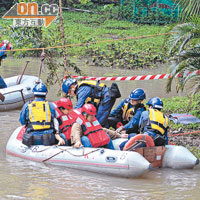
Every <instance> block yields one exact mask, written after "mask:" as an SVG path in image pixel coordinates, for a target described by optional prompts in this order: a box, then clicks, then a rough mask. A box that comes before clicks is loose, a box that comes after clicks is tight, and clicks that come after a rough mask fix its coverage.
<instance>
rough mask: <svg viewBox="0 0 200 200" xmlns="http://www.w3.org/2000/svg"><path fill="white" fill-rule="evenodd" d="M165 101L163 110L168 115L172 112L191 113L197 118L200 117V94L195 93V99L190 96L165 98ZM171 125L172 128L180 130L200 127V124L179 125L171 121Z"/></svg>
mask: <svg viewBox="0 0 200 200" xmlns="http://www.w3.org/2000/svg"><path fill="white" fill-rule="evenodd" d="M163 103H164V109H163V112H164V113H166V114H168V115H169V114H171V113H191V114H192V115H194V116H196V117H197V118H200V109H199V108H200V94H196V95H194V97H193V99H191V98H190V97H189V96H185V97H173V98H170V99H163ZM169 126H170V129H171V130H178V129H179V128H181V129H182V130H187V129H194V130H197V129H200V124H190V125H181V124H178V125H177V124H174V123H173V122H171V121H170V125H169Z"/></svg>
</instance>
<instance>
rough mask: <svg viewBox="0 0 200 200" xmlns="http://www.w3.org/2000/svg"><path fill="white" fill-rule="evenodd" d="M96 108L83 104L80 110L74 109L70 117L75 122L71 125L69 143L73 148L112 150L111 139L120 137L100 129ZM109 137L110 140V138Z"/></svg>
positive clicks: (117, 134)
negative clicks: (103, 148)
mask: <svg viewBox="0 0 200 200" xmlns="http://www.w3.org/2000/svg"><path fill="white" fill-rule="evenodd" d="M96 113H97V112H96V108H95V106H94V105H92V104H85V105H84V106H83V107H82V108H81V109H75V110H73V112H71V115H72V116H73V118H74V119H76V122H75V123H74V124H73V125H72V131H71V143H72V144H73V145H74V147H75V148H79V147H81V146H82V145H83V146H84V147H105V148H109V149H114V146H113V143H112V140H111V138H112V139H114V138H117V137H127V135H126V134H125V135H123V136H121V135H120V134H119V133H116V132H115V131H112V130H108V129H105V128H102V126H101V125H100V123H99V122H98V121H97V119H96V117H95V116H96ZM110 137H111V138H110Z"/></svg>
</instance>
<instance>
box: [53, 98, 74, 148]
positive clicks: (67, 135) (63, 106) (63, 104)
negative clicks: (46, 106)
mask: <svg viewBox="0 0 200 200" xmlns="http://www.w3.org/2000/svg"><path fill="white" fill-rule="evenodd" d="M56 105H57V107H56V108H55V114H56V118H54V124H55V129H56V133H58V134H59V135H60V136H61V137H62V138H63V139H64V141H65V145H66V146H70V145H71V128H72V124H73V123H74V120H73V119H72V117H70V115H69V113H70V111H71V110H72V109H73V104H72V102H71V100H70V99H68V98H65V97H62V98H60V99H59V101H57V103H56Z"/></svg>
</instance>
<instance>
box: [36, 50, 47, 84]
mask: <svg viewBox="0 0 200 200" xmlns="http://www.w3.org/2000/svg"><path fill="white" fill-rule="evenodd" d="M45 56H46V54H45V53H44V49H43V51H42V53H41V57H40V60H41V63H40V71H39V77H38V83H39V82H40V75H41V73H42V66H43V63H44V59H45Z"/></svg>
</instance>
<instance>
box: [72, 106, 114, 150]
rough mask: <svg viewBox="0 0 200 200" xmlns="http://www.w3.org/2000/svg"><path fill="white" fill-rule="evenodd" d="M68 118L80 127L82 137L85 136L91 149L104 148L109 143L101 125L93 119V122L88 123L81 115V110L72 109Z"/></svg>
mask: <svg viewBox="0 0 200 200" xmlns="http://www.w3.org/2000/svg"><path fill="white" fill-rule="evenodd" d="M70 116H72V118H73V119H75V120H76V122H77V123H78V124H80V125H81V127H82V130H83V135H85V136H87V137H88V138H89V140H90V142H91V144H92V146H93V147H100V146H104V145H106V144H108V143H109V141H110V138H109V136H108V135H107V133H106V132H105V131H104V130H103V128H102V126H101V124H100V123H99V122H98V121H97V119H96V118H95V119H94V121H92V122H88V121H87V120H86V119H85V118H84V117H83V115H82V113H81V109H74V110H73V111H71V112H70Z"/></svg>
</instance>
